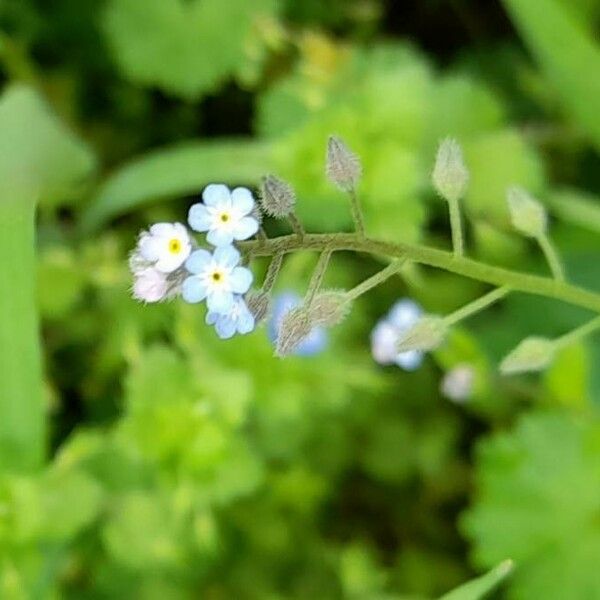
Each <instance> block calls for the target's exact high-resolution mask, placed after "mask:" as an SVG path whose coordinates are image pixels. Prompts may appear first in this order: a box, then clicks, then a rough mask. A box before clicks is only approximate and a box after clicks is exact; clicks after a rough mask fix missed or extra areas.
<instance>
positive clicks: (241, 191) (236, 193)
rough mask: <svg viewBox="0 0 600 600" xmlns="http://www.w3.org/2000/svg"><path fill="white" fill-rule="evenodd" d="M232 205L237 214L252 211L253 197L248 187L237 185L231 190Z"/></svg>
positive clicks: (241, 214)
mask: <svg viewBox="0 0 600 600" xmlns="http://www.w3.org/2000/svg"><path fill="white" fill-rule="evenodd" d="M231 200H232V205H233V208H234V210H235V212H236V213H237V214H238V215H239V216H244V215H247V214H249V213H250V212H252V209H253V208H254V198H253V197H252V192H251V191H250V190H249V189H248V188H244V187H237V188H235V189H234V190H233V192H231Z"/></svg>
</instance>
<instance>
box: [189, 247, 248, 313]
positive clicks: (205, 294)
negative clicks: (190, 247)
mask: <svg viewBox="0 0 600 600" xmlns="http://www.w3.org/2000/svg"><path fill="white" fill-rule="evenodd" d="M239 262H240V253H239V252H238V251H237V250H236V249H235V248H234V247H233V246H220V247H219V248H216V249H215V251H214V252H213V253H210V252H209V251H208V250H203V249H200V250H195V251H194V252H192V254H191V255H190V257H189V258H188V259H187V261H186V263H185V268H186V269H187V270H188V271H189V272H190V273H192V275H190V276H189V277H188V278H187V279H186V280H185V281H184V282H183V287H182V296H183V299H184V300H185V301H186V302H190V303H196V302H201V301H202V300H204V299H206V304H207V306H208V310H209V311H211V312H214V313H219V314H221V315H224V314H227V313H229V312H230V311H231V310H232V308H233V306H234V302H235V295H236V294H245V293H246V292H247V291H248V289H249V288H250V284H251V283H252V272H251V271H250V270H249V269H246V268H245V267H240V266H238V265H239Z"/></svg>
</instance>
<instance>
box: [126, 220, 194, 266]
mask: <svg viewBox="0 0 600 600" xmlns="http://www.w3.org/2000/svg"><path fill="white" fill-rule="evenodd" d="M191 251H192V243H191V241H190V236H189V234H188V231H187V229H186V228H185V227H184V226H183V225H182V224H181V223H156V224H155V225H152V227H150V230H149V231H144V232H142V234H141V235H140V238H139V240H138V246H137V249H136V253H139V256H140V257H141V259H143V260H144V261H147V262H148V265H149V266H150V265H151V266H153V267H154V268H155V269H157V270H158V271H160V272H161V273H172V272H173V271H175V270H176V269H178V268H179V267H180V266H181V265H182V264H183V263H184V262H185V260H186V259H187V257H188V256H189V255H190V252H191Z"/></svg>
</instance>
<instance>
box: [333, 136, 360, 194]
mask: <svg viewBox="0 0 600 600" xmlns="http://www.w3.org/2000/svg"><path fill="white" fill-rule="evenodd" d="M326 169H327V177H328V178H329V180H330V181H331V182H333V183H334V184H335V185H337V186H338V187H339V188H340V189H341V190H343V191H345V192H349V191H350V190H352V189H354V188H355V187H356V184H357V183H358V181H359V179H360V176H361V173H362V167H361V164H360V160H359V158H358V156H356V154H354V152H352V151H351V150H350V148H348V146H346V144H345V143H344V142H343V141H342V140H341V139H340V138H339V137H336V136H333V135H332V136H331V137H330V138H329V141H328V142H327V163H326Z"/></svg>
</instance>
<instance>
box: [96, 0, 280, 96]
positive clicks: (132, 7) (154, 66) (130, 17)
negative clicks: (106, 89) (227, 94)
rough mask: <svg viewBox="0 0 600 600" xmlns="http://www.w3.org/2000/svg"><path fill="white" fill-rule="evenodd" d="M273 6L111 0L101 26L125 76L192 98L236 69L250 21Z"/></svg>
mask: <svg viewBox="0 0 600 600" xmlns="http://www.w3.org/2000/svg"><path fill="white" fill-rule="evenodd" d="M275 7H276V3H275V2H274V1H273V0H253V2H247V1H246V0H227V2H222V1H221V0H187V1H186V2H184V1H182V0H111V1H110V2H109V3H108V5H107V7H106V10H105V13H104V16H103V25H104V31H105V33H106V37H107V40H108V42H109V45H110V47H111V48H112V50H113V55H114V59H115V61H116V62H117V65H118V66H119V67H120V69H121V71H122V72H123V74H124V75H125V76H126V77H128V78H129V79H131V81H133V82H135V83H140V84H143V85H151V86H157V87H159V88H161V89H163V90H164V91H166V92H168V93H170V94H173V95H176V96H181V97H184V98H188V99H193V98H197V97H198V96H199V95H201V94H202V93H204V92H207V91H209V90H211V89H214V88H215V87H216V86H217V85H218V84H219V83H221V82H222V81H223V80H224V79H225V78H226V77H227V76H228V75H230V74H231V73H233V72H234V71H235V69H236V67H237V66H238V65H239V64H240V63H241V62H242V60H243V58H244V50H245V42H246V40H247V39H248V38H249V36H250V32H251V27H252V24H253V22H254V20H255V19H256V18H257V17H260V16H262V15H264V14H269V13H271V12H273V11H274V10H275Z"/></svg>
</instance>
